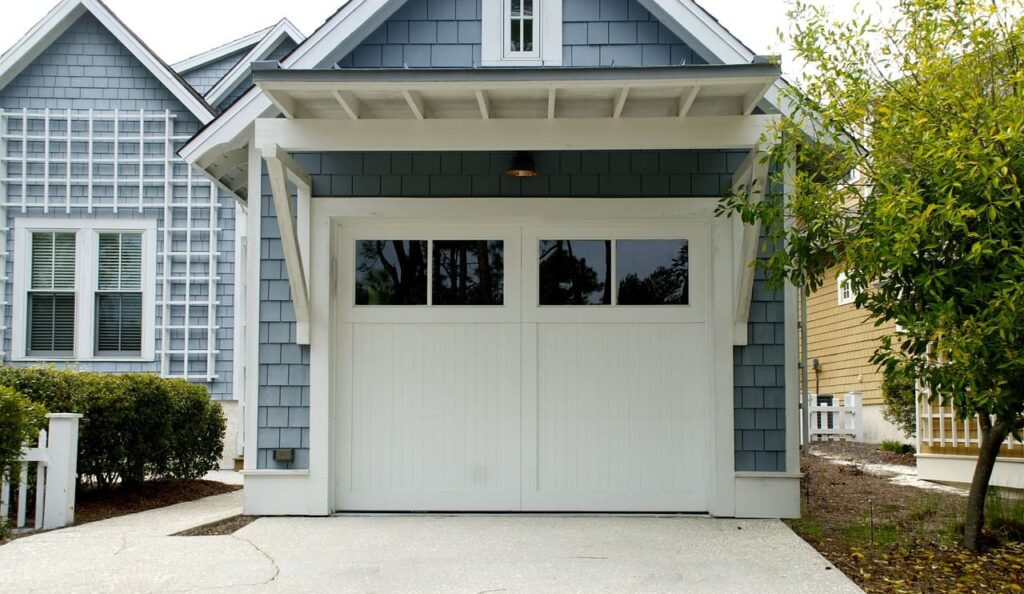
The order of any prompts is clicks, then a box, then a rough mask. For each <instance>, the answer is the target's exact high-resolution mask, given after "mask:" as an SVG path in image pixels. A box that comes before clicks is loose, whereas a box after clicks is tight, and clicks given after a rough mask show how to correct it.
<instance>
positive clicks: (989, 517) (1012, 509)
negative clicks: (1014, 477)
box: [985, 488, 1024, 541]
mask: <svg viewBox="0 0 1024 594" xmlns="http://www.w3.org/2000/svg"><path fill="white" fill-rule="evenodd" d="M985 524H986V527H987V528H988V529H989V530H991V531H992V532H993V533H995V534H996V535H998V536H999V537H1001V538H1006V539H1011V540H1017V541H1024V495H1021V494H1019V493H1010V492H1008V491H1004V490H1002V489H996V488H993V489H992V490H990V491H989V493H988V501H987V502H986V504H985Z"/></svg>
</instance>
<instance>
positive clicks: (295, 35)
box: [206, 19, 306, 105]
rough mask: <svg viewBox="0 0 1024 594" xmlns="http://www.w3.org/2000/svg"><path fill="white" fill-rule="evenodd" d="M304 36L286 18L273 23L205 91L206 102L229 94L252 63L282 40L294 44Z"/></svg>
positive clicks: (262, 57) (214, 101)
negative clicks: (268, 30) (225, 72)
mask: <svg viewBox="0 0 1024 594" xmlns="http://www.w3.org/2000/svg"><path fill="white" fill-rule="evenodd" d="M305 38H306V37H305V36H304V35H303V34H302V32H301V31H299V30H298V28H296V27H295V25H293V24H292V23H291V21H289V20H288V19H282V20H281V21H280V22H279V23H277V24H276V25H274V26H273V27H272V28H271V30H270V32H269V33H267V34H266V35H265V36H264V37H263V40H262V41H260V42H259V43H258V44H256V46H255V47H253V48H252V50H250V51H249V53H248V54H246V55H245V57H244V58H242V59H241V60H239V62H238V64H235V67H234V68H232V69H231V70H230V71H228V73H227V74H225V75H224V77H223V78H221V79H220V80H219V81H218V82H217V84H216V85H214V86H213V88H211V89H210V90H209V91H207V93H206V102H207V103H209V104H210V105H218V104H220V102H221V101H223V100H224V98H225V97H227V96H228V95H230V94H231V92H232V91H233V90H235V88H236V87H237V86H238V85H239V84H241V83H242V81H243V80H244V79H245V76H246V75H247V74H248V73H249V72H250V71H251V69H252V63H253V62H256V61H259V60H265V59H266V58H267V57H268V56H269V55H270V54H271V53H273V52H274V50H276V49H277V48H278V46H280V45H281V44H282V43H283V42H284V41H286V40H288V39H290V40H292V41H294V42H295V43H296V44H300V43H302V42H303V40H305Z"/></svg>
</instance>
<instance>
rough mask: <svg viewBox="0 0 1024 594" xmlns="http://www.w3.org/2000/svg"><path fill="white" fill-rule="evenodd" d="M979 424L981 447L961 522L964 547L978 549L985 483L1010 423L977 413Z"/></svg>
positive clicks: (979, 550) (986, 494)
mask: <svg viewBox="0 0 1024 594" xmlns="http://www.w3.org/2000/svg"><path fill="white" fill-rule="evenodd" d="M979 419H980V424H981V448H980V449H979V451H978V462H977V464H976V465H975V467H974V478H973V479H972V480H971V492H970V495H969V496H968V497H967V516H966V518H965V523H964V546H965V547H967V550H969V551H972V552H975V553H978V552H981V536H982V530H983V529H984V528H985V499H986V497H987V496H988V482H989V480H990V479H991V478H992V469H993V468H995V465H996V457H997V456H999V448H1000V447H1002V445H1003V441H1004V440H1006V436H1007V434H1008V433H1009V424H1007V423H1006V422H1005V421H1003V420H1002V419H999V418H997V419H996V423H995V424H992V421H991V420H990V419H989V417H988V415H986V414H984V413H983V414H981V415H980V416H979Z"/></svg>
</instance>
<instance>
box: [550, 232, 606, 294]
mask: <svg viewBox="0 0 1024 594" xmlns="http://www.w3.org/2000/svg"><path fill="white" fill-rule="evenodd" d="M611 268H612V242H610V241H594V240H571V241H567V240H558V241H551V240H544V241H541V242H540V304H541V305H610V304H611V302H612V295H611V286H610V283H609V282H608V280H609V279H610V278H611Z"/></svg>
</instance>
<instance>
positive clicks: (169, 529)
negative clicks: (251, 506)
mask: <svg viewBox="0 0 1024 594" xmlns="http://www.w3.org/2000/svg"><path fill="white" fill-rule="evenodd" d="M238 505H239V499H238V494H237V493H233V494H230V495H222V496H218V497H211V498H209V499H207V500H203V501H201V502H196V503H192V504H183V505H179V506H172V507H170V508H165V509H162V510H154V511H151V512H144V513H142V514H135V515H133V516H126V517H125V518H119V519H114V520H109V521H106V522H97V523H95V524H88V525H85V526H81V527H75V528H70V529H66V530H59V531H56V532H51V533H47V534H42V535H38V536H33V537H29V538H23V539H20V540H17V541H14V542H12V543H10V544H8V545H6V546H3V547H0V584H3V589H5V590H10V591H53V592H56V591H60V592H79V591H80V592H97V591H106V592H114V591H118V592H125V591H129V592H171V591H186V592H191V591H200V590H207V591H229V590H230V591H260V592H263V591H271V592H274V591H280V592H330V591H340V592H411V591H415V592H437V591H444V592H743V593H744V594H749V593H750V592H814V593H822V592H859V591H860V590H859V589H858V588H857V587H856V586H855V585H854V584H853V583H852V582H850V581H849V580H848V579H847V578H846V577H845V576H844V575H843V574H842V573H840V572H839V571H838V570H837V569H835V568H834V567H832V566H831V565H830V564H829V563H828V562H827V561H825V560H824V559H823V558H822V557H821V556H820V555H818V553H817V552H815V551H814V550H813V549H812V548H811V547H810V546H808V545H807V544H806V543H804V542H803V541H802V540H801V539H800V538H798V537H797V536H796V535H794V534H793V532H791V531H790V530H789V529H788V528H787V527H786V526H785V525H784V524H782V523H781V522H778V521H733V520H711V519H703V518H681V517H637V516H626V517H616V516H570V517H565V516H518V515H517V516H437V515H432V516H338V517H333V518H319V519H316V518H268V519H261V520H258V521H257V522H255V523H253V524H250V525H249V526H247V527H246V528H243V529H242V530H240V531H238V532H236V533H235V534H234V535H232V536H209V537H178V536H168V535H169V534H172V533H174V532H177V531H180V530H183V529H185V528H188V527H191V526H196V525H199V524H202V523H204V522H209V521H213V520H215V519H217V518H220V517H228V516H230V515H232V514H234V513H237V512H238Z"/></svg>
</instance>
